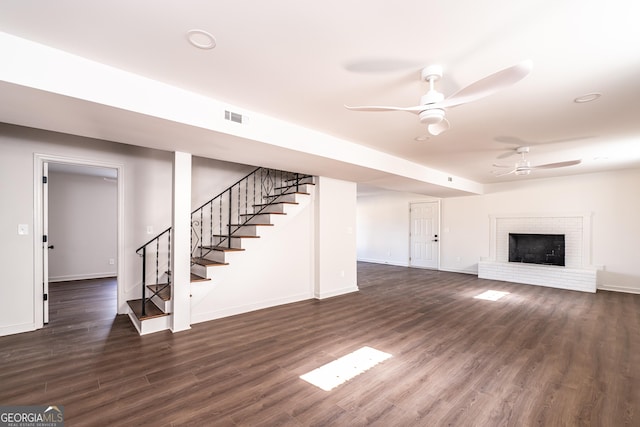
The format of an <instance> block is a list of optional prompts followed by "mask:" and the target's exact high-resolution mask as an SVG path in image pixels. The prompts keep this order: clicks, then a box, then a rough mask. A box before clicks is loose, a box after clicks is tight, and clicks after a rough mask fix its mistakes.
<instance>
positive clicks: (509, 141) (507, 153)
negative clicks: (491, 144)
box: [494, 135, 592, 159]
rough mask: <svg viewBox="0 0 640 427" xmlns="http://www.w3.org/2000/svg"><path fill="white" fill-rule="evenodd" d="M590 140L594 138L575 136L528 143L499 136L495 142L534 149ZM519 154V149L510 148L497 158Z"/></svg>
mask: <svg viewBox="0 0 640 427" xmlns="http://www.w3.org/2000/svg"><path fill="white" fill-rule="evenodd" d="M588 138H592V137H591V136H588V135H586V136H575V137H569V138H559V139H550V140H546V141H527V140H524V139H521V138H518V137H515V136H497V137H496V138H495V139H494V140H495V141H497V142H502V143H505V144H514V145H517V146H518V147H533V146H537V145H547V144H558V143H562V142H571V141H578V140H582V139H588ZM501 151H502V150H501ZM517 154H518V149H517V148H510V149H508V150H507V151H505V152H504V153H502V154H500V155H499V156H498V157H496V158H497V159H506V158H507V157H511V156H515V155H517Z"/></svg>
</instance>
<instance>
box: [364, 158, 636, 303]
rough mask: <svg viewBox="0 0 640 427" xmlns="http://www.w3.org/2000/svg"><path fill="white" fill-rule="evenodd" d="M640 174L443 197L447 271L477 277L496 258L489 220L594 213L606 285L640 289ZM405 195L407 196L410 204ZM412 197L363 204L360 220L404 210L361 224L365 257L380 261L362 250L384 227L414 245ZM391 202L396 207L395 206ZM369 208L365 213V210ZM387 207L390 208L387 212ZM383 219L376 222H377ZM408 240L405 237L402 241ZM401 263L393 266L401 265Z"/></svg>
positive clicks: (597, 260) (596, 253)
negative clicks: (409, 220)
mask: <svg viewBox="0 0 640 427" xmlns="http://www.w3.org/2000/svg"><path fill="white" fill-rule="evenodd" d="M638 184H640V170H638V169H633V170H624V171H618V172H607V173H597V174H587V175H575V176H568V177H562V178H550V179H538V180H528V181H521V182H512V183H504V184H494V185H489V186H487V194H485V195H477V196H466V197H456V198H447V199H443V200H442V205H441V206H442V215H441V240H440V241H441V248H440V256H441V258H440V260H441V264H440V265H441V269H443V270H451V271H463V272H468V273H471V274H475V273H477V264H478V261H479V260H480V258H481V257H488V256H489V238H490V235H489V234H490V230H489V225H490V224H489V215H500V214H510V213H526V214H536V213H538V214H556V213H576V212H577V213H582V212H591V213H592V214H593V217H592V218H593V220H592V233H591V236H592V238H593V245H592V247H593V254H591V255H592V256H591V259H592V263H593V264H594V265H597V266H603V267H604V270H603V271H602V272H601V273H600V274H599V275H598V288H599V289H603V288H608V289H617V290H622V291H630V292H640V262H638V260H640V250H639V249H638V239H640V221H638V219H637V218H638V212H640V191H638ZM403 197H404V199H403ZM412 197H413V196H412V195H404V196H397V195H394V196H390V195H388V194H386V193H383V194H382V195H381V196H379V197H378V196H372V197H368V198H366V199H365V198H360V199H359V201H358V202H359V221H361V219H360V218H361V216H362V214H364V213H366V212H372V211H374V207H375V206H380V207H382V206H386V207H385V208H384V209H385V210H392V209H396V210H397V215H398V216H399V219H398V222H397V223H394V222H393V219H386V218H385V217H384V216H382V215H379V216H377V217H376V218H377V221H376V222H372V221H373V220H371V219H370V218H369V219H366V221H369V222H370V223H372V224H375V229H374V228H373V226H371V225H370V226H368V227H366V228H363V229H362V230H361V228H360V224H359V236H358V245H359V246H358V247H359V251H358V258H359V259H361V257H372V256H371V252H370V250H369V249H368V248H364V247H362V245H363V242H366V241H367V240H368V239H371V238H372V237H371V236H370V234H371V233H372V232H374V231H376V232H377V231H378V230H384V232H385V233H386V234H387V235H388V236H390V237H393V236H396V237H397V239H398V242H397V245H398V247H399V248H401V247H408V238H409V237H408V233H406V232H405V233H404V235H403V234H402V233H401V231H402V230H408V225H405V221H406V214H405V213H404V212H405V210H406V209H407V208H406V206H407V200H409V199H411V198H412ZM387 205H392V206H395V208H392V207H389V206H387ZM362 206H364V209H362ZM380 209H382V208H380ZM374 219H375V218H374ZM400 239H403V240H402V241H400ZM383 250H384V248H378V252H376V253H375V254H376V256H377V257H379V259H380V261H379V262H385V261H386V260H387V259H386V258H385V257H384V252H383ZM395 260H396V258H393V259H390V260H389V261H395Z"/></svg>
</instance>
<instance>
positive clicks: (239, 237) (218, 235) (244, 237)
mask: <svg viewBox="0 0 640 427" xmlns="http://www.w3.org/2000/svg"><path fill="white" fill-rule="evenodd" d="M212 236H213V237H229V236H227V235H226V234H213V235H212ZM231 238H232V239H233V238H237V239H259V238H260V236H250V235H248V234H242V235H239V234H232V235H231Z"/></svg>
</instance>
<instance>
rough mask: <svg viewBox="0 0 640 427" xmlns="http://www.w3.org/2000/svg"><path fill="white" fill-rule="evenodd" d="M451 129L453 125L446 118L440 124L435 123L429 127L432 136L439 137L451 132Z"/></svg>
mask: <svg viewBox="0 0 640 427" xmlns="http://www.w3.org/2000/svg"><path fill="white" fill-rule="evenodd" d="M450 127H451V124H450V123H449V120H447V119H446V118H443V119H442V121H441V122H440V123H434V124H431V125H429V126H427V130H428V131H429V133H430V134H431V135H433V136H437V135H440V134H441V133H442V132H444V131H446V130H449V128H450Z"/></svg>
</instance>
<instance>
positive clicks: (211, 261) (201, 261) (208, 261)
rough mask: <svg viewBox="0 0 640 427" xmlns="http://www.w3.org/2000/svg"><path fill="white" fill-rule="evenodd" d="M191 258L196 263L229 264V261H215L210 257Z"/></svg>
mask: <svg viewBox="0 0 640 427" xmlns="http://www.w3.org/2000/svg"><path fill="white" fill-rule="evenodd" d="M191 259H192V260H193V262H195V263H196V264H198V265H203V266H218V265H229V263H227V262H219V261H213V260H210V259H207V258H191Z"/></svg>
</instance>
